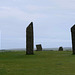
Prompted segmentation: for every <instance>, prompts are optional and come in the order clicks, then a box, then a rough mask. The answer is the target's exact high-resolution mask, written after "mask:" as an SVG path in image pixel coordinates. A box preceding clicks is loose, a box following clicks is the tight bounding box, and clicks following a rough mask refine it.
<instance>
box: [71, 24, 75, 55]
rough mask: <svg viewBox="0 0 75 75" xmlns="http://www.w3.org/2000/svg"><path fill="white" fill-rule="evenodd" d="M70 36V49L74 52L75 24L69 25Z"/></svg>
mask: <svg viewBox="0 0 75 75" xmlns="http://www.w3.org/2000/svg"><path fill="white" fill-rule="evenodd" d="M71 37H72V51H73V54H75V25H73V26H72V27H71Z"/></svg>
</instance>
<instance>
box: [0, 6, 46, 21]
mask: <svg viewBox="0 0 75 75" xmlns="http://www.w3.org/2000/svg"><path fill="white" fill-rule="evenodd" d="M12 16H13V17H16V18H19V19H21V20H25V21H33V20H36V19H38V18H43V17H45V15H44V14H40V13H29V12H26V11H22V10H20V9H18V8H12V7H0V18H8V17H12Z"/></svg>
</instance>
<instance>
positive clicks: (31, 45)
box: [26, 22, 34, 55]
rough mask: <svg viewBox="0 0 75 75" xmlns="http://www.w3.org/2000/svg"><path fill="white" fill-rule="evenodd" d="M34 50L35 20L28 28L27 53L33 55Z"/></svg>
mask: <svg viewBox="0 0 75 75" xmlns="http://www.w3.org/2000/svg"><path fill="white" fill-rule="evenodd" d="M33 50H34V35H33V22H31V23H30V24H29V26H28V27H27V28H26V54H27V55H32V54H34V53H33Z"/></svg>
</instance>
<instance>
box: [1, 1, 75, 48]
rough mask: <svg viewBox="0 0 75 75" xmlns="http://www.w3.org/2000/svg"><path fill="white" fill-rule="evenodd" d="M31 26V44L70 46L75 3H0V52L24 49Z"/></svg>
mask: <svg viewBox="0 0 75 75" xmlns="http://www.w3.org/2000/svg"><path fill="white" fill-rule="evenodd" d="M30 22H33V24H34V45H36V44H42V46H43V48H52V47H59V46H63V47H71V46H72V45H71V32H70V28H71V27H72V26H73V25H74V23H75V0H0V40H1V41H0V43H1V44H0V49H10V48H25V47H26V27H27V26H28V25H29V24H30Z"/></svg>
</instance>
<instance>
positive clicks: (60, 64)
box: [0, 51, 75, 75]
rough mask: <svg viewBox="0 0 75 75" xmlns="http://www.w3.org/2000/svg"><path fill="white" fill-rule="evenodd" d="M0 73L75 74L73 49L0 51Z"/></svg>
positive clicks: (2, 74)
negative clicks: (28, 51)
mask: <svg viewBox="0 0 75 75" xmlns="http://www.w3.org/2000/svg"><path fill="white" fill-rule="evenodd" d="M0 75H75V55H72V52H71V51H35V54H34V55H25V51H13V52H0Z"/></svg>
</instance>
